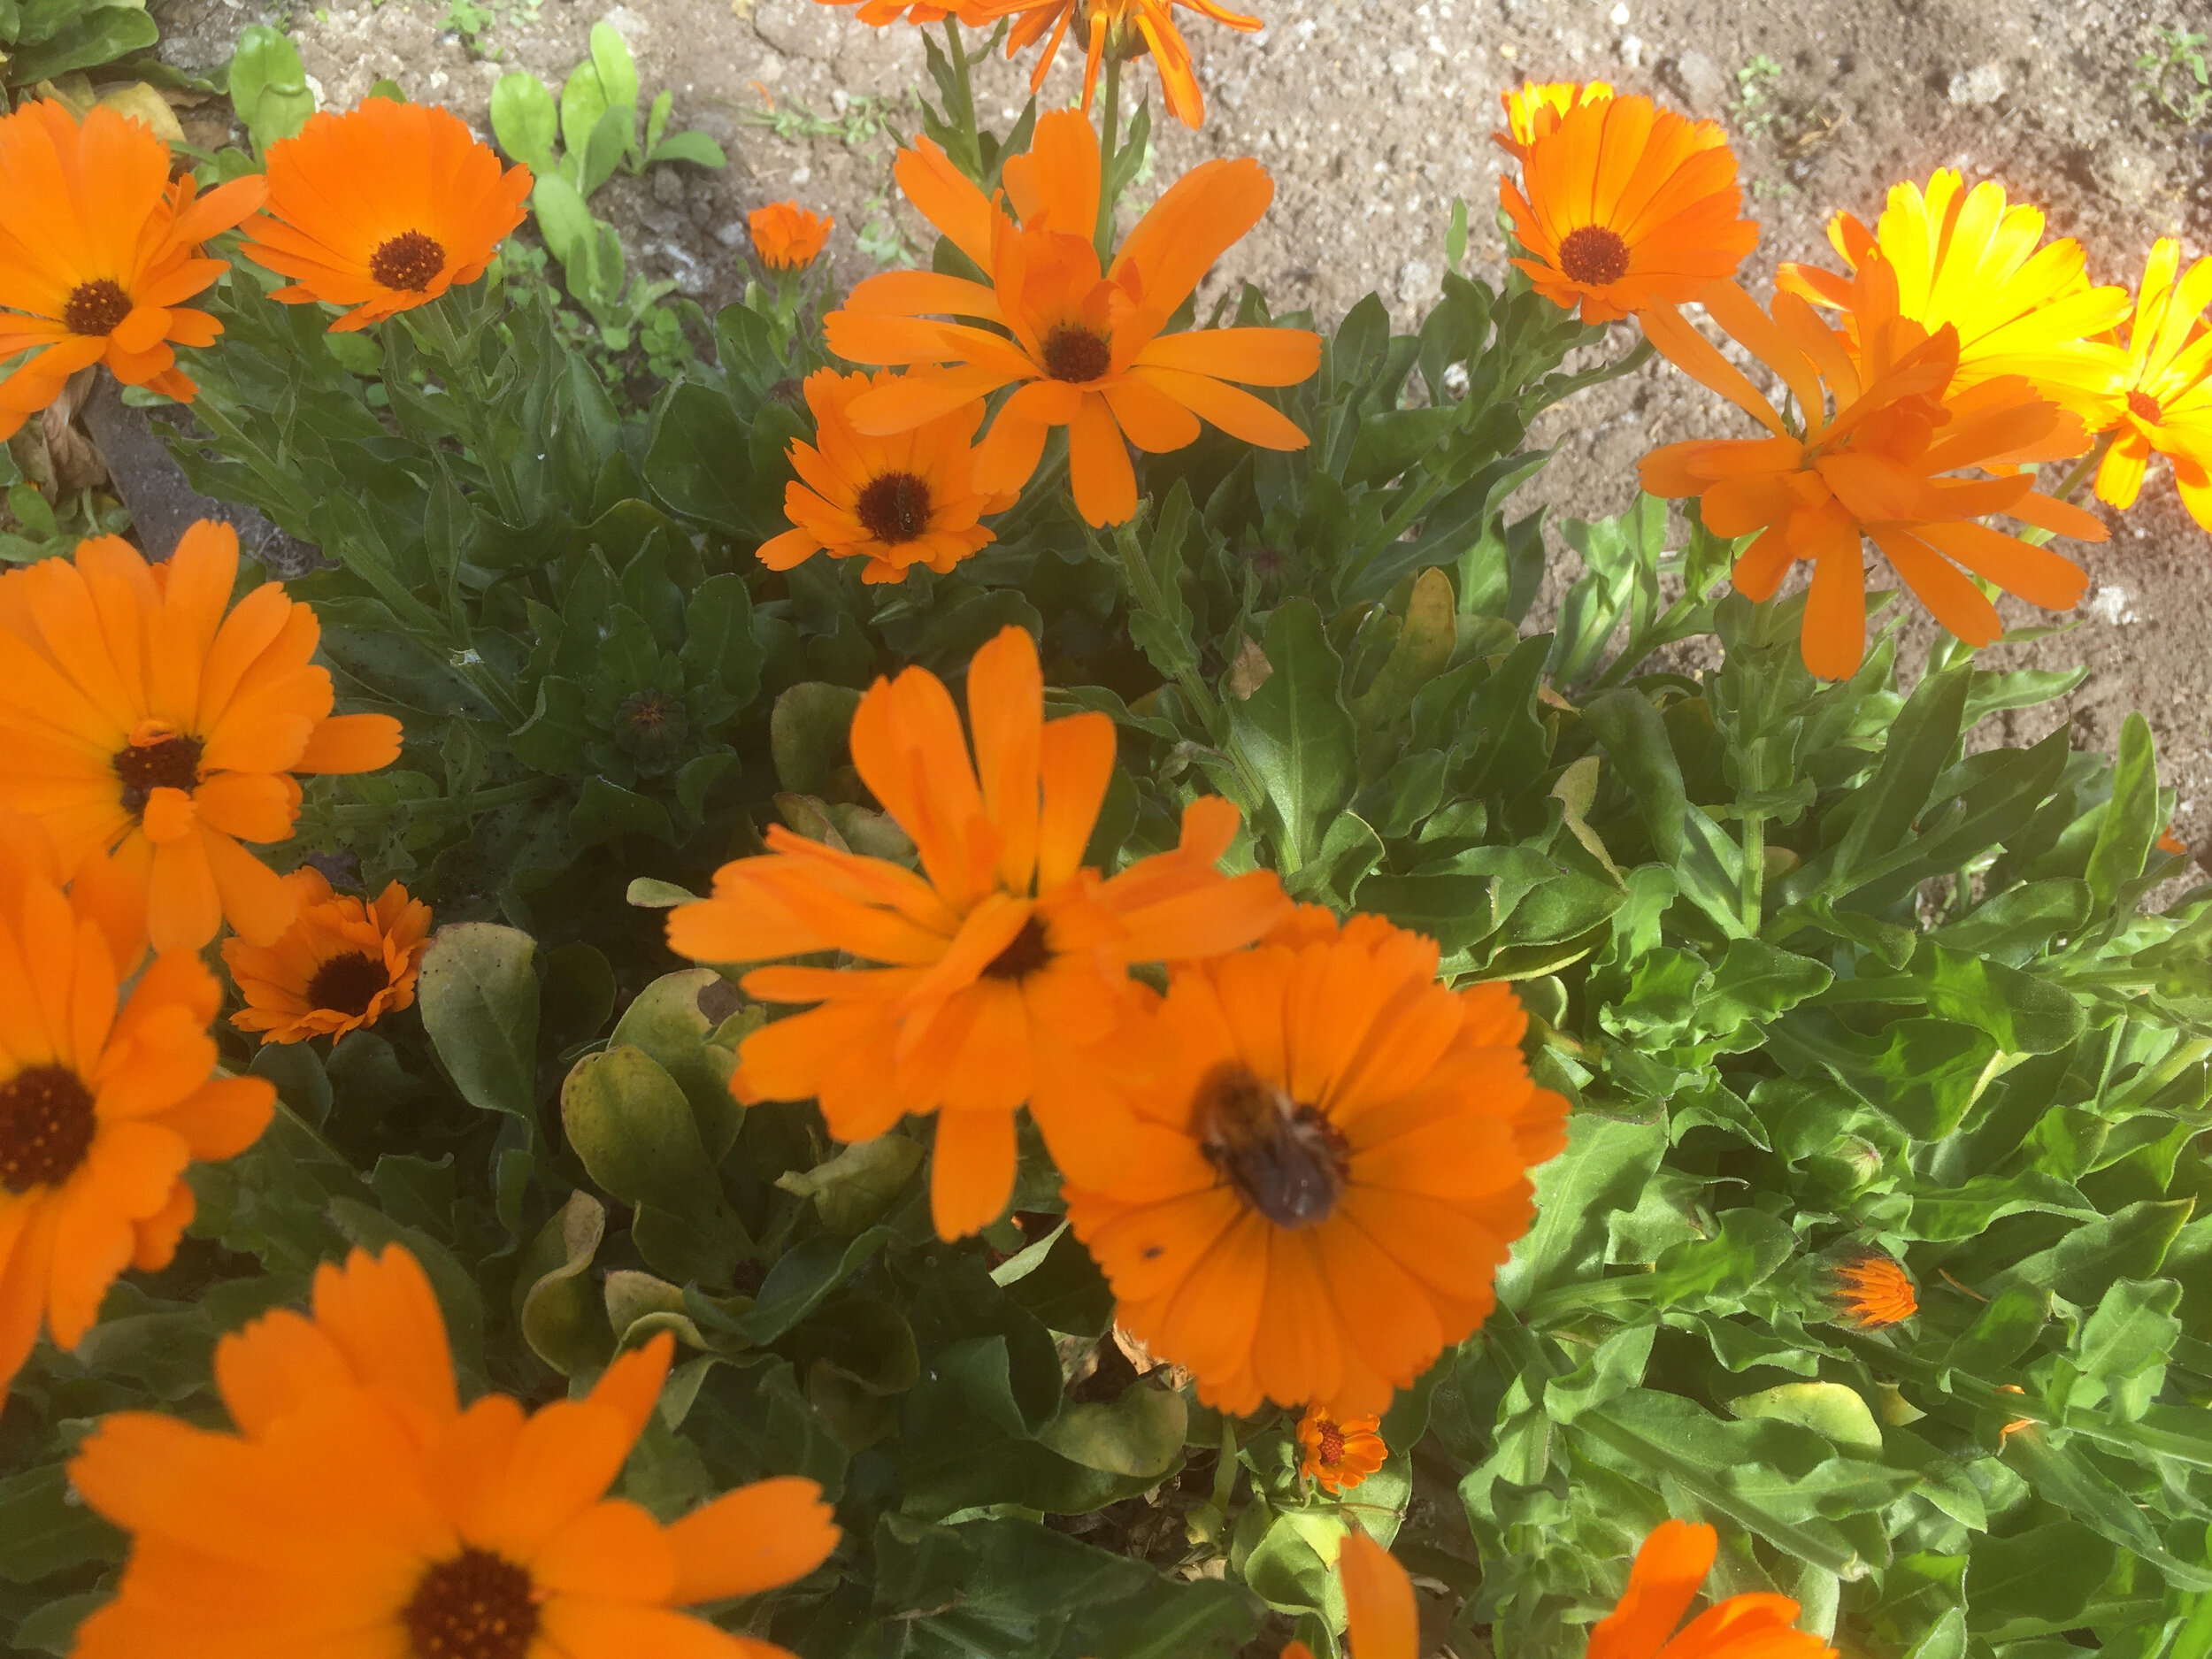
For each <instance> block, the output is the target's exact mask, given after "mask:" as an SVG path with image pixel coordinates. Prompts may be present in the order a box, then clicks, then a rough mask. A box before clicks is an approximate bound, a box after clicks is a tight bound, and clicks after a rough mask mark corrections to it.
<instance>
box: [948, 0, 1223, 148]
mask: <svg viewBox="0 0 2212 1659" xmlns="http://www.w3.org/2000/svg"><path fill="white" fill-rule="evenodd" d="M1179 5H1180V6H1185V7H1187V8H1188V9H1189V10H1191V11H1193V12H1199V13H1202V15H1204V16H1206V17H1210V18H1211V19H1213V20H1214V21H1215V22H1217V23H1224V24H1226V25H1227V26H1228V27H1231V28H1233V29H1239V30H1241V31H1243V32H1244V33H1245V34H1251V33H1253V32H1254V31H1256V30H1257V29H1260V28H1263V27H1265V25H1263V23H1262V22H1261V21H1260V19H1257V18H1254V17H1247V16H1245V15H1244V14H1243V13H1242V12H1232V11H1230V10H1228V9H1227V8H1226V7H1225V6H1221V5H1217V4H1215V0H983V4H982V10H983V12H984V15H985V16H986V17H987V18H1005V17H1010V18H1013V19H1017V21H1016V22H1015V24H1014V27H1013V29H1012V31H1011V32H1010V34H1009V35H1007V37H1006V55H1007V57H1009V58H1012V57H1014V56H1016V55H1017V54H1018V53H1020V52H1023V51H1025V50H1028V49H1029V47H1030V46H1032V45H1033V44H1034V43H1035V42H1037V41H1039V40H1043V41H1044V43H1045V44H1044V50H1042V51H1041V52H1039V53H1038V54H1037V66H1036V67H1035V68H1034V69H1033V70H1032V71H1031V72H1030V74H1029V89H1030V90H1031V91H1032V92H1035V91H1038V90H1040V89H1041V88H1042V87H1043V86H1044V84H1045V73H1046V72H1047V71H1048V70H1049V69H1050V68H1051V67H1052V60H1053V59H1054V58H1056V57H1058V56H1059V53H1060V42H1062V41H1063V40H1064V39H1065V38H1066V36H1067V32H1068V25H1069V24H1071V23H1072V24H1074V25H1075V31H1076V39H1077V40H1078V41H1079V42H1081V44H1082V47H1083V104H1082V109H1083V112H1084V113H1085V114H1086V115H1088V114H1089V113H1090V110H1091V100H1092V98H1093V97H1094V96H1095V95H1096V94H1097V91H1098V72H1099V67H1100V65H1102V64H1103V63H1104V62H1105V61H1106V59H1107V58H1109V57H1112V58H1119V59H1121V60H1123V61H1127V60H1129V59H1131V58H1140V57H1148V58H1151V59H1152V64H1153V66H1154V67H1155V68H1156V69H1157V70H1158V71H1159V72H1160V91H1161V94H1162V96H1164V97H1165V98H1166V100H1167V107H1168V110H1169V112H1170V113H1171V114H1172V115H1173V116H1174V117H1175V119H1177V120H1179V121H1180V122H1182V123H1183V125H1184V126H1186V127H1190V128H1191V129H1193V130H1194V131H1195V130H1196V129H1197V127H1199V125H1200V124H1201V123H1202V122H1203V121H1204V120H1205V119H1206V100H1205V96H1204V95H1203V94H1202V93H1201V92H1200V91H1199V89H1198V74H1197V72H1196V70H1195V68H1194V65H1192V62H1191V55H1190V47H1189V45H1188V44H1187V42H1185V41H1184V39H1183V35H1182V31H1181V30H1179V29H1178V28H1177V27H1175V8H1176V7H1177V6H1179Z"/></svg>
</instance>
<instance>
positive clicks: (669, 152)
mask: <svg viewBox="0 0 2212 1659" xmlns="http://www.w3.org/2000/svg"><path fill="white" fill-rule="evenodd" d="M645 158H646V160H648V161H651V162H661V161H688V162H690V163H691V164H692V165H694V166H699V167H726V166H728V165H730V158H729V157H727V156H726V155H724V154H723V153H722V146H721V145H719V144H718V143H716V142H714V140H712V139H711V138H709V137H708V136H707V135H706V134H704V133H700V132H687V133H671V134H669V135H668V136H667V137H666V138H664V139H662V140H661V141H660V142H658V143H657V144H655V145H654V146H653V148H652V150H651V151H650V152H649V154H648V155H647V156H646V157H645Z"/></svg>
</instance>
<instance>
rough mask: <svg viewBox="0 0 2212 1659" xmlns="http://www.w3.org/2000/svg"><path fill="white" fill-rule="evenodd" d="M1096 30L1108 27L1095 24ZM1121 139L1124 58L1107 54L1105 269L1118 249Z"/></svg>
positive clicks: (1102, 164)
mask: <svg viewBox="0 0 2212 1659" xmlns="http://www.w3.org/2000/svg"><path fill="white" fill-rule="evenodd" d="M1091 27H1093V28H1101V27H1104V25H1102V24H1100V23H1093V24H1092V25H1091ZM1120 135H1121V58H1120V56H1119V55H1118V53H1115V52H1108V53H1107V54H1106V125H1105V126H1104V127H1102V129H1101V130H1100V132H1099V135H1098V234H1097V237H1096V238H1095V240H1096V242H1097V243H1098V259H1099V263H1100V264H1101V265H1103V264H1105V263H1106V260H1107V258H1108V257H1109V256H1110V255H1111V254H1112V252H1113V247H1114V196H1115V194H1116V192H1115V189H1114V154H1115V150H1117V148H1118V145H1119V143H1120Z"/></svg>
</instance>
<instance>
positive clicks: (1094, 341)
mask: <svg viewBox="0 0 2212 1659" xmlns="http://www.w3.org/2000/svg"><path fill="white" fill-rule="evenodd" d="M1113 363H1114V349H1113V347H1111V346H1110V345H1109V344H1107V342H1105V341H1104V340H1102V339H1101V338H1100V337H1099V336H1098V335H1096V334H1093V333H1092V332H1091V331H1090V330H1089V329H1087V328H1079V327H1077V326H1075V325H1074V324H1073V323H1062V324H1061V325H1060V326H1058V327H1056V328H1055V329H1054V330H1053V331H1052V332H1051V333H1050V334H1047V335H1046V336H1045V373H1047V374H1049V375H1050V376H1051V377H1052V378H1053V379H1054V380H1072V381H1074V382H1075V383H1076V384H1077V385H1082V384H1084V383H1086V382H1087V381H1090V380H1096V379H1097V378H1098V377H1099V376H1100V375H1102V374H1103V373H1106V371H1107V370H1108V369H1110V368H1111V367H1112V366H1113Z"/></svg>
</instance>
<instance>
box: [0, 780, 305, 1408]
mask: <svg viewBox="0 0 2212 1659" xmlns="http://www.w3.org/2000/svg"><path fill="white" fill-rule="evenodd" d="M65 875H72V876H73V878H74V879H73V880H72V881H71V883H70V885H69V887H68V888H67V890H66V891H65V890H64V888H63V886H62V881H63V878H64V876H65ZM142 900H143V895H142V892H141V891H140V890H139V889H138V887H137V886H136V884H135V883H134V882H132V881H131V880H130V879H128V877H127V874H126V873H125V872H121V871H119V870H118V869H117V868H116V867H115V866H114V865H113V864H111V863H110V862H109V861H108V860H106V859H104V858H102V857H101V856H99V855H98V854H94V855H92V856H89V857H86V858H81V859H79V860H76V861H74V862H73V863H65V862H64V861H63V859H62V858H61V857H60V856H58V854H57V852H56V850H55V848H54V844H53V841H52V840H51V838H50V837H49V836H48V835H47V833H46V832H45V831H44V830H43V829H42V828H41V827H40V826H38V825H37V824H36V823H35V822H34V821H33V820H31V819H29V818H24V817H23V816H21V815H20V814H18V813H11V812H0V1394H5V1393H6V1391H7V1387H8V1385H9V1384H10V1383H11V1382H12V1381H13V1380H14V1378H15V1374H16V1372H17V1371H19V1369H21V1367H22V1364H23V1361H24V1358H25V1356H27V1355H28V1354H29V1353H30V1351H31V1345H32V1344H33V1343H34V1342H35V1341H36V1340H38V1333H39V1326H40V1325H41V1324H43V1325H45V1326H46V1328H47V1330H48V1332H49V1333H50V1334H51V1335H52V1337H53V1339H54V1340H55V1341H56V1342H57V1343H58V1344H59V1345H60V1346H61V1347H63V1348H75V1347H76V1346H77V1343H78V1341H79V1340H81V1338H82V1337H83V1335H84V1333H85V1332H86V1331H87V1330H88V1329H89V1328H90V1327H91V1325H92V1322H93V1320H94V1319H95V1318H96V1317H98V1314H99V1310H100V1299H101V1298H102V1297H103V1296H104V1294H106V1293H107V1288H108V1286H109V1285H111V1284H112V1283H113V1282H114V1279H115V1276H116V1275H117V1274H118V1273H119V1272H121V1271H123V1270H124V1269H125V1268H126V1267H140V1268H144V1269H147V1270H153V1269H157V1268H162V1267H166V1266H167V1265H168V1264H169V1260H170V1257H171V1256H173V1255H174V1254H175V1252H176V1248H177V1240H178V1238H179V1236H180V1234H181V1233H183V1231H184V1228H185V1224H186V1223H188V1222H189V1221H190V1220H191V1219H192V1189H191V1188H190V1187H188V1186H186V1185H185V1183H184V1179H183V1178H184V1171H185V1166H186V1165H187V1164H189V1163H191V1162H192V1160H193V1159H195V1158H227V1157H232V1156H236V1155H237V1154H238V1153H240V1152H242V1151H244V1150H245V1149H246V1148H248V1147H249V1146H251V1145H252V1144H253V1142H254V1140H255V1138H256V1137H257V1136H258V1135H259V1134H260V1133H261V1131H262V1130H263V1128H265V1126H266V1125H267V1124H268V1121H269V1115H270V1113H271V1111H272V1110H273V1108H274V1104H275V1101H276V1092H275V1090H274V1089H273V1087H271V1086H270V1085H269V1084H268V1083H267V1082H265V1080H263V1079H260V1078H227V1077H219V1076H217V1075H216V1072H215V1059H216V1056H215V1044H214V1041H213V1040H212V1039H211V1038H210V1037H209V1036H208V1033H207V1027H208V1024H209V1022H210V1021H211V1020H212V1019H213V1018H215V1014H216V1010H217V1009H219V1007H220V1006H221V1004H222V993H221V991H220V990H219V988H218V987H217V986H216V983H215V976H214V975H213V974H211V973H210V972H208V971H207V968H206V967H205V965H204V964H202V963H201V962H200V960H199V958H198V957H196V956H194V955H193V954H192V953H191V952H190V951H188V950H173V951H166V952H165V953H163V954H162V955H161V956H157V957H156V958H155V959H154V960H153V962H152V963H151V964H150V965H149V966H147V967H146V969H145V971H144V972H140V973H138V974H137V978H136V981H135V983H134V984H133V985H132V986H131V988H130V992H129V994H128V995H123V993H122V989H121V987H122V985H123V983H124V982H125V981H126V980H127V979H130V977H131V976H132V974H133V973H134V972H136V970H137V969H138V966H139V964H140V962H141V960H142V958H143V956H145V949H146V947H145V933H144V912H143V910H142V908H141V906H142Z"/></svg>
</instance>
